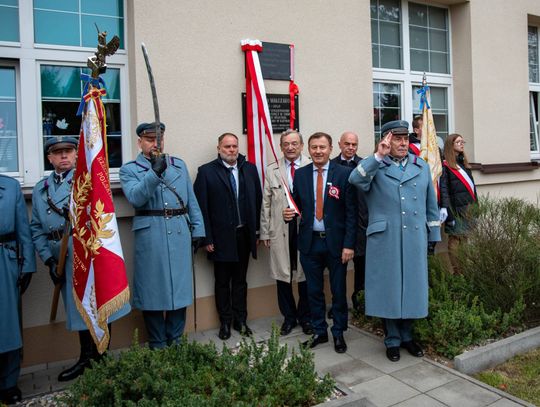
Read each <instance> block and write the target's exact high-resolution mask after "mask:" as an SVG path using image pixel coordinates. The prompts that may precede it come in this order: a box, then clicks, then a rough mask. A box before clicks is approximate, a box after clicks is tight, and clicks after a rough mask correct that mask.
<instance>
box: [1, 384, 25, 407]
mask: <svg viewBox="0 0 540 407" xmlns="http://www.w3.org/2000/svg"><path fill="white" fill-rule="evenodd" d="M21 399H22V394H21V390H20V389H19V388H18V387H17V386H14V387H10V388H9V389H6V390H2V391H0V402H2V403H5V404H8V405H9V404H15V403H18V402H19V401H21Z"/></svg>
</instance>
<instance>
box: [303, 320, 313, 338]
mask: <svg viewBox="0 0 540 407" xmlns="http://www.w3.org/2000/svg"><path fill="white" fill-rule="evenodd" d="M302 332H303V333H304V334H305V335H313V334H314V333H315V331H314V330H313V325H311V322H309V321H307V322H303V323H302Z"/></svg>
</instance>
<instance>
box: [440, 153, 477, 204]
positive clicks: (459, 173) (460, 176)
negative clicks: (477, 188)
mask: <svg viewBox="0 0 540 407" xmlns="http://www.w3.org/2000/svg"><path fill="white" fill-rule="evenodd" d="M443 165H444V166H445V167H446V168H448V169H449V170H450V171H452V173H453V174H454V175H455V176H456V177H457V178H458V179H459V180H460V181H461V182H462V184H463V185H465V188H467V191H469V194H470V195H471V197H472V199H473V200H475V201H476V195H475V193H474V189H473V187H472V186H471V184H469V183H468V182H467V180H466V179H465V178H464V177H463V175H461V172H460V171H459V170H457V169H455V168H452V167H450V166H449V165H448V163H447V162H446V160H444V161H443Z"/></svg>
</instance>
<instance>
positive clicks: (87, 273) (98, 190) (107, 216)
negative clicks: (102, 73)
mask: <svg viewBox="0 0 540 407" xmlns="http://www.w3.org/2000/svg"><path fill="white" fill-rule="evenodd" d="M105 94H106V91H105V89H100V88H99V87H93V86H90V87H89V90H88V92H87V93H86V94H84V95H83V99H84V103H85V106H84V109H83V119H82V124H81V132H80V138H79V148H78V153H77V167H76V170H75V175H74V177H73V190H72V193H71V202H70V216H71V223H72V230H73V297H74V300H75V304H76V305H77V309H78V310H79V312H80V314H81V316H82V318H83V320H84V322H85V323H86V326H87V327H88V329H89V331H90V333H91V335H92V337H93V339H94V342H95V343H96V346H97V348H98V351H99V352H100V353H103V352H104V351H105V350H106V349H107V346H108V343H109V339H110V333H109V330H108V327H107V322H108V318H109V317H110V316H111V315H112V314H113V313H114V312H116V311H117V310H119V309H120V308H121V307H122V306H123V305H124V304H126V303H127V302H128V301H129V287H128V280H127V276H126V268H125V264H124V256H123V253H122V245H121V243H120V235H119V234H118V225H117V222H116V215H115V211H114V204H113V200H112V194H111V188H110V181H109V163H108V160H107V151H106V150H107V134H106V124H105V123H106V118H105V109H104V106H103V102H102V100H101V97H102V96H104V95H105Z"/></svg>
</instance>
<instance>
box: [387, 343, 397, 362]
mask: <svg viewBox="0 0 540 407" xmlns="http://www.w3.org/2000/svg"><path fill="white" fill-rule="evenodd" d="M386 357H387V358H388V360H390V362H397V361H398V360H399V358H400V356H399V346H392V347H390V348H386Z"/></svg>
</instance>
